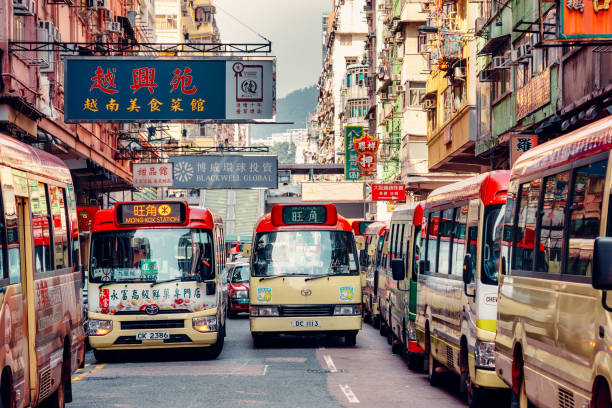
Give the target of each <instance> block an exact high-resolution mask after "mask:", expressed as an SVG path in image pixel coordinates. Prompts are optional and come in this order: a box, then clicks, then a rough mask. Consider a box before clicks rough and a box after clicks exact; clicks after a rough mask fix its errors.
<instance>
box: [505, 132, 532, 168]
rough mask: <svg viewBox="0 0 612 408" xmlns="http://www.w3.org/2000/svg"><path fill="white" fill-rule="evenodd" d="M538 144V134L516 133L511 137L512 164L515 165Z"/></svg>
mask: <svg viewBox="0 0 612 408" xmlns="http://www.w3.org/2000/svg"><path fill="white" fill-rule="evenodd" d="M537 145H538V136H537V135H514V136H512V137H511V138H510V164H511V165H513V164H514V163H515V162H516V161H517V160H518V158H519V157H521V155H522V154H523V153H525V152H526V151H527V150H531V149H533V148H534V147H536V146H537Z"/></svg>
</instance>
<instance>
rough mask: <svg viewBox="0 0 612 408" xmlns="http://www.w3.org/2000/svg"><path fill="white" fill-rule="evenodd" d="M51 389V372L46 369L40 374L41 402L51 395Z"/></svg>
mask: <svg viewBox="0 0 612 408" xmlns="http://www.w3.org/2000/svg"><path fill="white" fill-rule="evenodd" d="M51 387H52V384H51V370H50V369H46V370H45V371H43V372H42V373H41V374H40V386H39V388H38V389H39V392H40V394H39V395H40V396H39V397H38V398H39V400H42V399H44V398H47V396H49V395H50V394H51Z"/></svg>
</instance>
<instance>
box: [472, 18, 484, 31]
mask: <svg viewBox="0 0 612 408" xmlns="http://www.w3.org/2000/svg"><path fill="white" fill-rule="evenodd" d="M484 25H485V19H484V17H478V18H477V19H476V21H475V22H474V32H475V33H476V34H478V33H479V32H481V31H482V29H483V28H484Z"/></svg>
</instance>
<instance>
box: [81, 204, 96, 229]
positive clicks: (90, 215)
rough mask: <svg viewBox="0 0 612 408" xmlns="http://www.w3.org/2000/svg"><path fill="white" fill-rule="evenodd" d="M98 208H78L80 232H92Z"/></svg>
mask: <svg viewBox="0 0 612 408" xmlns="http://www.w3.org/2000/svg"><path fill="white" fill-rule="evenodd" d="M98 210H99V208H98V207H93V206H91V207H77V214H78V217H79V231H80V232H85V231H90V230H91V225H92V224H93V220H94V216H95V215H96V213H97V212H98Z"/></svg>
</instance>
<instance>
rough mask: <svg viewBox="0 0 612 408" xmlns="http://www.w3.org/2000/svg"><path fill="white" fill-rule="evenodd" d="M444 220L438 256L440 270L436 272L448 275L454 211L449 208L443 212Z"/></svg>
mask: <svg viewBox="0 0 612 408" xmlns="http://www.w3.org/2000/svg"><path fill="white" fill-rule="evenodd" d="M441 215H442V220H441V221H440V228H438V231H439V233H440V244H439V247H440V248H439V254H438V270H437V271H436V272H438V273H443V274H448V273H450V255H451V253H450V250H451V248H450V247H451V232H452V228H453V209H452V208H449V209H447V210H444V211H442V214H441Z"/></svg>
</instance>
